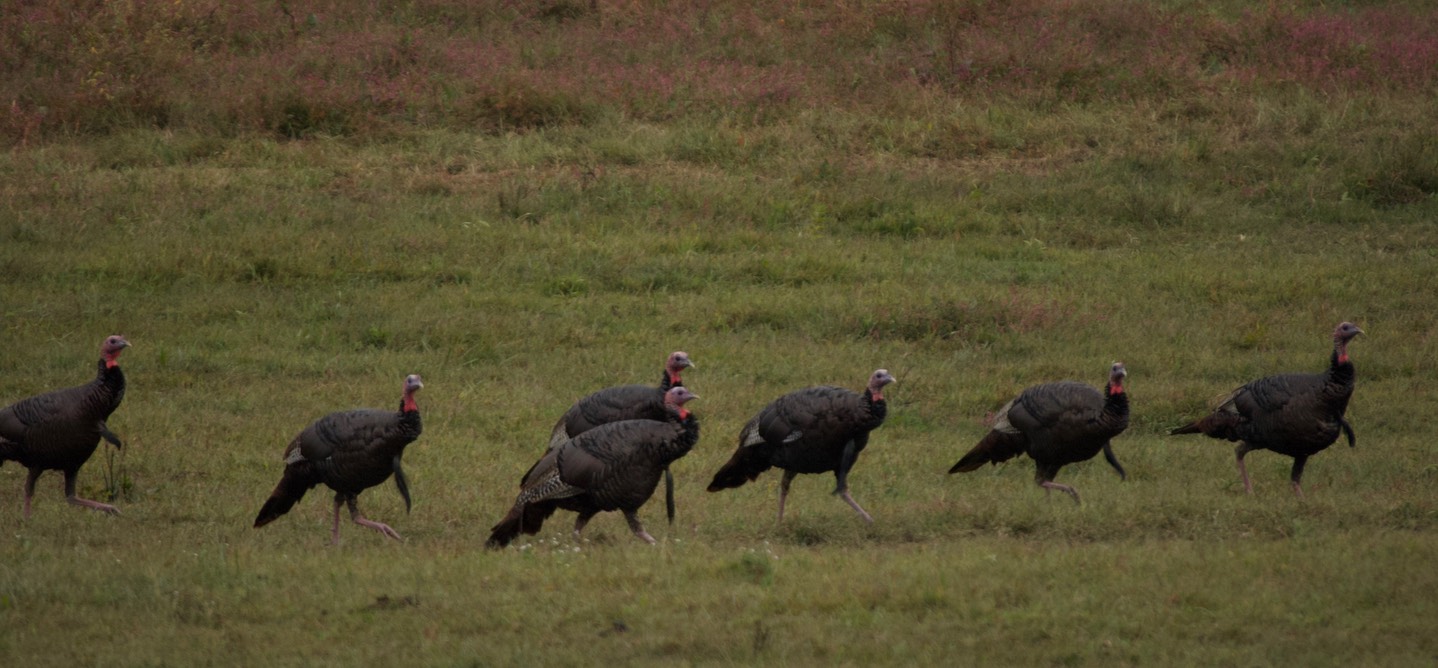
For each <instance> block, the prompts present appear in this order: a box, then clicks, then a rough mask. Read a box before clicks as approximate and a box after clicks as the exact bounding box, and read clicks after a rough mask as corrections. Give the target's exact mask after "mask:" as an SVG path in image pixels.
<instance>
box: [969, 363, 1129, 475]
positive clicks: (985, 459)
mask: <svg viewBox="0 0 1438 668" xmlns="http://www.w3.org/2000/svg"><path fill="white" fill-rule="evenodd" d="M1127 375H1128V371H1127V370H1126V369H1125V368H1124V365H1123V364H1121V363H1117V362H1116V363H1114V365H1113V366H1112V367H1111V368H1110V369H1109V383H1108V386H1107V387H1106V388H1105V389H1104V390H1103V391H1099V390H1098V389H1097V388H1094V387H1091V386H1089V385H1086V384H1084V383H1079V382H1074V381H1060V382H1056V383H1044V384H1041V385H1034V386H1032V387H1029V388H1026V389H1025V390H1024V391H1022V392H1020V393H1019V395H1018V396H1017V397H1015V398H1014V399H1013V400H1012V401H1009V402H1008V403H1007V404H1005V405H1004V407H1003V408H1000V409H999V412H998V413H997V414H995V416H994V425H993V428H992V429H991V430H990V431H989V432H988V433H987V434H985V435H984V437H983V439H981V440H980V441H979V443H978V444H977V445H975V446H974V447H973V449H972V450H970V451H969V452H968V453H966V454H965V455H964V456H963V457H962V458H960V459H959V461H958V463H956V464H954V466H953V467H952V468H950V469H949V473H960V472H968V471H974V470H976V469H978V468H979V467H981V466H983V465H984V464H988V463H994V464H997V463H999V462H1004V461H1008V460H1010V459H1013V458H1014V457H1017V456H1019V455H1028V456H1029V458H1030V459H1032V460H1034V478H1035V482H1037V483H1038V485H1039V486H1040V487H1043V488H1045V489H1057V490H1059V491H1061V492H1064V493H1066V494H1068V495H1069V496H1070V497H1072V498H1073V500H1074V502H1076V503H1077V502H1078V501H1079V495H1078V491H1077V490H1075V489H1074V488H1073V487H1071V486H1069V485H1062V484H1059V483H1056V482H1054V478H1055V477H1056V476H1057V475H1058V472H1059V469H1061V468H1063V467H1064V466H1065V465H1068V464H1074V463H1077V462H1083V461H1088V460H1090V459H1093V457H1094V455H1097V454H1098V453H1099V452H1103V453H1104V459H1105V460H1107V461H1108V463H1109V465H1110V466H1112V467H1113V468H1114V470H1116V471H1118V474H1119V476H1120V477H1121V478H1123V477H1126V474H1125V472H1124V470H1123V466H1121V465H1120V464H1119V463H1118V459H1117V458H1116V457H1115V456H1114V454H1113V447H1112V444H1111V443H1110V441H1111V440H1112V439H1113V438H1114V437H1116V436H1118V435H1119V434H1121V433H1123V431H1124V429H1126V428H1128V409H1129V406H1128V394H1127V393H1126V392H1125V391H1124V387H1123V379H1124V378H1125V377H1127Z"/></svg>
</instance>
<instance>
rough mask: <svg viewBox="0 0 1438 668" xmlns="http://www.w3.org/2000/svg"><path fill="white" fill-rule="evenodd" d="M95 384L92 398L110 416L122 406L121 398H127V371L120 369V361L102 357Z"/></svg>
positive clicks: (106, 415)
mask: <svg viewBox="0 0 1438 668" xmlns="http://www.w3.org/2000/svg"><path fill="white" fill-rule="evenodd" d="M94 385H95V392H93V393H92V394H91V395H90V396H91V400H92V401H94V402H95V408H96V409H98V410H100V411H101V412H103V413H104V414H105V417H109V416H110V413H113V412H114V411H115V409H116V408H119V407H120V400H121V399H124V398H125V372H123V371H121V370H120V365H119V364H118V363H115V362H112V361H110V360H106V359H104V358H101V359H100V364H99V372H98V373H96V374H95V383H94Z"/></svg>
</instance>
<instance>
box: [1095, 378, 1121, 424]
mask: <svg viewBox="0 0 1438 668" xmlns="http://www.w3.org/2000/svg"><path fill="white" fill-rule="evenodd" d="M1103 393H1104V402H1103V414H1102V415H1100V416H1099V419H1100V420H1103V421H1104V422H1105V423H1107V424H1108V425H1110V426H1113V427H1117V428H1120V429H1122V428H1123V427H1126V426H1128V393H1127V392H1125V391H1124V389H1123V386H1122V385H1115V384H1113V383H1109V385H1108V387H1106V388H1104V392H1103Z"/></svg>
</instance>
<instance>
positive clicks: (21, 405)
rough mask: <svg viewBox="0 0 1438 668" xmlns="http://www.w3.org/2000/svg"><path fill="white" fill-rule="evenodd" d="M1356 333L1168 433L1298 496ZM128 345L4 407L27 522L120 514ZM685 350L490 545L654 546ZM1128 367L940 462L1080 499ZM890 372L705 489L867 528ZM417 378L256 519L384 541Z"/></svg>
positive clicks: (758, 439) (678, 427)
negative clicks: (1280, 457) (547, 537)
mask: <svg viewBox="0 0 1438 668" xmlns="http://www.w3.org/2000/svg"><path fill="white" fill-rule="evenodd" d="M1362 333H1363V331H1362V330H1361V329H1359V328H1358V327H1356V326H1354V325H1353V324H1352V323H1348V322H1345V323H1342V324H1340V325H1338V327H1337V329H1335V330H1334V331H1333V355H1332V358H1331V361H1330V363H1329V366H1328V369H1327V370H1326V371H1324V372H1323V373H1317V374H1282V375H1277V376H1268V377H1266V378H1260V379H1258V380H1255V381H1253V382H1251V383H1248V384H1247V385H1244V386H1242V387H1240V388H1238V389H1236V390H1234V391H1233V392H1232V393H1230V394H1229V395H1228V396H1227V397H1226V398H1224V399H1223V400H1222V402H1220V404H1219V406H1218V407H1217V408H1215V409H1214V410H1213V412H1212V413H1210V414H1209V415H1207V416H1205V417H1204V418H1202V419H1199V420H1197V421H1195V422H1193V423H1191V424H1188V425H1184V426H1182V427H1179V428H1177V429H1174V430H1173V431H1172V432H1170V433H1172V434H1192V433H1202V434H1205V435H1207V436H1211V437H1213V438H1222V439H1227V440H1229V441H1236V442H1237V443H1238V447H1237V450H1236V453H1237V462H1238V471H1239V475H1240V476H1241V477H1242V479H1243V486H1244V489H1245V490H1247V491H1249V492H1252V491H1253V488H1252V485H1251V483H1250V482H1249V479H1248V471H1247V469H1246V468H1245V467H1244V463H1243V458H1244V456H1245V455H1246V454H1248V453H1249V452H1251V451H1253V450H1272V451H1274V452H1278V453H1282V454H1285V455H1288V456H1290V457H1292V458H1293V471H1292V476H1291V477H1292V485H1293V491H1294V493H1296V494H1297V495H1298V496H1300V497H1301V496H1302V495H1303V488H1302V486H1301V484H1300V481H1301V479H1302V476H1303V467H1304V464H1305V463H1306V462H1307V461H1308V458H1309V457H1311V456H1312V455H1314V454H1316V453H1318V452H1320V451H1322V450H1323V449H1325V448H1327V447H1328V446H1329V445H1331V444H1333V442H1334V441H1336V440H1338V435H1339V433H1340V432H1341V433H1343V434H1344V435H1346V436H1347V438H1348V444H1349V446H1352V445H1353V444H1354V436H1353V428H1352V427H1351V426H1350V425H1349V424H1348V422H1347V421H1346V420H1344V418H1343V414H1344V411H1345V410H1346V409H1347V407H1348V400H1349V398H1350V397H1351V396H1352V395H1353V385H1354V370H1353V362H1352V361H1350V360H1349V359H1348V343H1349V341H1351V340H1352V339H1353V337H1355V336H1357V335H1359V334H1362ZM129 345H130V344H129V342H128V341H126V340H125V339H124V337H121V336H111V337H108V338H106V339H105V341H104V342H103V343H102V344H101V346H100V362H99V372H98V373H97V374H96V376H95V379H94V380H92V381H90V382H89V383H86V384H84V385H80V386H77V387H72V388H68V389H64V390H56V391H54V392H47V393H45V394H40V395H36V396H33V397H29V398H26V399H21V400H20V401H17V402H15V403H14V404H11V405H9V406H6V407H5V408H4V409H0V465H3V464H4V462H5V461H7V460H13V461H16V462H19V463H20V465H21V466H24V467H26V468H27V469H28V473H27V475H26V477H25V506H24V513H25V516H26V517H29V516H30V503H31V498H32V497H33V496H34V494H35V481H36V480H37V479H38V478H39V477H40V474H42V473H44V472H45V471H47V470H57V471H60V472H61V473H63V474H64V476H65V498H66V501H68V502H69V503H71V504H74V505H77V506H83V507H86V508H92V509H95V510H100V511H103V512H106V513H118V512H119V511H118V510H117V509H116V508H115V507H114V506H112V505H109V504H105V503H100V502H98V501H91V500H89V499H82V498H80V497H79V496H77V495H76V493H75V480H76V474H77V473H78V472H79V470H80V467H81V466H83V465H84V464H85V462H86V461H87V460H89V458H90V456H91V455H92V454H93V453H94V452H95V448H96V447H98V446H99V443H100V440H101V439H104V440H106V441H109V442H110V443H111V444H113V445H114V446H115V447H117V448H118V447H120V446H121V442H120V439H119V438H118V437H117V436H115V434H114V433H112V432H111V431H110V429H109V427H108V426H107V424H106V420H108V419H109V417H110V415H111V414H112V413H113V412H114V411H115V409H116V408H118V407H119V406H120V401H121V399H123V398H124V396H125V375H124V373H122V372H121V371H120V366H119V357H120V353H121V352H122V351H123V350H124V349H125V348H126V347H128V346H129ZM692 366H693V364H692V362H691V361H690V360H689V356H688V355H687V354H685V353H683V352H676V353H674V354H672V355H670V356H669V358H668V360H667V361H666V364H665V369H664V376H663V378H662V379H661V381H660V383H659V385H658V387H652V386H646V385H625V386H620V387H611V388H607V389H604V390H600V391H598V392H595V393H594V394H591V395H589V396H587V397H584V398H583V399H580V400H579V401H578V402H577V403H575V404H574V406H573V407H571V408H570V409H569V410H568V411H566V412H565V414H564V415H563V416H562V417H561V418H560V419H559V422H558V423H556V424H555V426H554V431H553V432H552V434H551V435H550V439H549V446H548V448H547V449H546V451H545V452H544V454H543V456H541V457H540V458H539V461H537V462H535V464H534V465H533V466H531V467H530V469H529V470H528V471H527V472H525V474H524V476H523V477H522V478H521V479H520V490H519V495H518V496H517V497H516V498H515V500H514V505H513V506H512V507H511V508H510V509H509V511H508V512H507V513H506V514H505V516H504V517H503V519H501V520H500V521H499V523H498V524H496V525H495V526H494V527H493V528H492V529H491V533H490V537H489V540H488V542H487V543H486V544H487V545H488V546H490V547H503V546H505V545H508V544H509V543H510V542H512V541H513V540H514V539H515V538H517V537H518V536H519V535H520V534H521V533H528V534H534V533H537V532H538V531H539V530H540V528H541V527H542V525H543V523H544V520H545V519H547V518H548V517H549V516H550V515H552V514H554V511H555V510H557V509H564V510H569V511H572V512H574V513H576V514H577V518H576V519H575V523H574V533H575V535H576V536H578V535H579V533H580V531H582V530H583V529H584V526H585V524H586V523H588V522H589V520H590V519H591V518H593V517H594V516H595V515H596V514H598V513H600V512H604V511H614V510H618V511H620V512H622V513H624V517H625V519H626V520H628V522H629V527H630V529H631V530H632V531H633V532H634V534H635V535H636V536H638V537H639V538H641V539H643V540H645V541H647V542H650V543H653V542H654V538H653V537H651V536H650V535H649V533H648V532H646V531H645V530H644V526H643V525H642V524H641V523H640V521H639V516H638V511H639V508H640V507H641V506H643V505H644V503H645V502H647V501H648V500H649V498H650V497H651V496H653V494H654V491H655V489H656V488H657V487H658V485H659V480H660V478H661V477H662V478H664V479H665V481H666V502H667V508H668V515H669V519H670V521H673V518H674V496H673V489H674V488H673V478H672V477H671V476H670V474H669V465H670V463H672V462H673V461H675V460H677V459H679V458H680V457H683V456H684V455H685V454H687V453H688V452H689V450H690V449H691V448H693V447H694V444H695V442H697V441H698V440H699V421H698V419H697V418H696V417H695V416H694V414H693V413H692V412H690V411H689V409H688V408H686V405H687V404H688V403H689V402H690V401H691V400H693V399H695V398H697V397H696V396H695V395H694V394H693V393H692V392H690V391H689V390H688V389H687V388H685V387H684V384H683V379H682V378H681V372H683V370H684V369H686V368H690V367H692ZM1127 375H1128V372H1127V371H1126V370H1125V369H1124V365H1123V364H1122V363H1114V365H1113V366H1112V367H1111V368H1110V369H1109V376H1108V383H1107V385H1106V386H1105V387H1104V389H1103V390H1102V391H1099V390H1098V389H1095V388H1093V387H1090V386H1088V385H1085V384H1082V383H1076V382H1072V381H1064V382H1057V383H1045V384H1041V385H1034V386H1032V387H1029V388H1027V389H1025V390H1024V391H1022V392H1020V393H1019V395H1018V396H1017V397H1015V398H1014V399H1013V400H1012V401H1010V402H1008V403H1007V404H1005V405H1004V406H1003V408H1001V409H999V411H998V413H997V414H996V415H995V418H994V422H993V426H992V429H991V430H990V431H989V432H988V434H986V435H985V436H984V437H983V439H981V440H980V441H979V443H978V444H977V445H975V446H974V447H973V449H972V450H970V451H969V452H968V453H967V454H965V455H964V456H963V457H962V458H960V459H959V461H958V463H956V464H954V466H953V468H951V469H949V473H954V472H960V471H972V470H974V469H977V468H979V467H981V466H983V465H984V464H985V463H988V462H995V463H997V462H1002V461H1006V460H1009V459H1012V458H1013V457H1016V456H1018V455H1021V454H1026V455H1028V456H1029V457H1030V458H1031V459H1033V460H1034V465H1035V469H1036V472H1035V478H1036V480H1037V482H1038V484H1039V485H1040V486H1041V487H1043V488H1045V489H1050V490H1052V489H1057V490H1059V491H1062V492H1064V493H1066V494H1068V495H1070V496H1071V497H1073V500H1074V501H1075V502H1077V501H1078V500H1079V495H1078V492H1077V491H1076V490H1075V489H1074V488H1073V487H1070V486H1068V485H1063V484H1060V483H1057V482H1054V477H1055V476H1056V475H1057V474H1058V471H1059V469H1060V468H1061V467H1063V466H1064V465H1065V464H1072V463H1075V462H1081V461H1086V460H1088V459H1091V458H1092V457H1093V456H1094V455H1096V454H1098V453H1099V452H1100V451H1102V452H1103V454H1104V458H1105V459H1106V460H1107V461H1108V463H1109V464H1110V465H1112V466H1113V468H1114V469H1115V470H1116V471H1118V474H1119V475H1120V476H1124V475H1125V474H1124V470H1123V467H1122V466H1121V465H1119V463H1118V459H1117V458H1115V457H1114V454H1113V449H1112V446H1111V440H1112V439H1113V438H1114V437H1115V436H1118V435H1119V434H1120V433H1122V432H1123V430H1124V429H1125V428H1126V427H1127V426H1128V414H1129V406H1128V396H1127V395H1126V394H1125V393H1124V386H1123V382H1124V378H1125V377H1126V376H1127ZM893 382H894V377H893V376H892V375H890V374H889V372H888V371H886V370H884V369H879V370H877V371H875V372H874V373H873V374H872V375H871V376H869V381H868V383H867V385H866V387H865V388H864V391H863V393H862V394H860V393H856V392H854V391H852V390H848V389H844V388H840V387H831V386H817V387H809V388H805V389H801V390H796V391H794V392H790V393H789V394H786V395H784V396H782V397H779V398H778V399H775V400H774V401H773V402H771V403H770V404H769V405H768V406H765V407H764V408H763V409H762V410H760V411H759V413H758V414H757V415H755V416H754V417H753V419H751V420H749V422H748V423H746V424H745V425H744V427H743V429H741V430H740V431H739V447H738V449H737V450H735V452H734V455H733V456H732V457H730V458H729V461H728V462H727V463H725V464H724V466H722V467H721V468H720V469H719V471H718V472H717V473H715V474H714V479H713V481H712V482H710V483H709V487H708V490H709V491H711V492H717V491H719V490H723V489H729V488H731V487H739V486H741V485H743V484H744V483H746V482H749V481H751V480H755V479H756V478H758V477H759V474H761V473H763V472H764V471H767V470H769V469H770V468H773V467H777V468H779V469H782V470H783V471H784V474H783V478H782V479H781V480H780V482H779V513H778V515H779V519H780V520H783V518H784V501H785V498H786V497H787V496H788V492H789V484H790V483H791V482H792V481H793V479H794V477H795V476H796V475H798V474H800V473H826V472H829V471H833V472H834V477H835V478H836V480H837V486H836V487H835V490H834V493H835V494H838V495H839V496H840V497H841V498H843V499H844V501H845V502H847V503H848V504H849V505H850V506H851V507H852V508H853V509H854V511H855V512H857V513H858V514H859V516H860V517H862V518H864V520H865V521H870V522H872V521H873V518H871V517H870V516H869V513H868V512H866V511H865V510H864V509H863V508H862V507H860V506H859V504H858V502H856V501H855V500H854V498H853V497H852V496H851V495H850V494H849V484H848V477H849V472H850V471H851V470H852V468H853V466H854V462H855V461H856V460H857V459H858V457H859V453H860V452H862V451H863V450H864V446H865V445H867V444H868V441H869V432H871V431H873V430H874V429H877V428H878V427H879V426H880V425H881V424H883V422H884V416H885V414H886V411H887V409H886V405H885V401H884V388H885V387H887V386H888V385H889V384H890V383H893ZM423 387H424V383H423V382H422V381H421V379H420V377H419V376H418V375H410V376H407V377H405V379H404V392H403V397H402V399H401V400H400V406H399V410H398V411H384V410H353V411H343V412H338V413H331V414H329V415H326V416H324V417H322V418H320V419H319V420H316V421H315V422H314V423H313V424H311V425H309V426H308V427H305V429H304V430H303V431H301V432H300V433H299V435H298V436H296V437H295V438H294V440H293V441H291V442H290V444H289V446H288V447H287V448H285V454H284V464H285V468H284V472H283V474H282V475H281V477H280V482H279V484H278V485H276V486H275V489H274V491H273V492H272V493H271V494H270V497H269V499H267V500H266V501H265V503H264V506H263V507H262V508H261V509H260V512H259V515H258V516H257V517H256V518H255V524H254V525H255V526H256V527H261V526H264V525H266V524H268V523H270V522H272V521H274V520H275V519H277V518H278V517H280V516H281V515H284V514H285V513H286V512H289V510H290V508H292V507H293V506H294V505H295V503H296V502H298V501H299V500H300V499H301V498H303V497H304V495H305V492H307V491H309V489H310V488H312V487H315V486H317V485H319V484H321V483H323V484H324V485H326V486H327V487H329V488H330V489H332V490H334V492H335V497H334V522H333V526H332V530H331V531H332V538H333V540H334V541H336V542H338V541H339V512H340V506H341V505H347V506H348V507H349V511H350V516H351V518H352V519H353V520H354V522H355V523H357V524H359V525H361V526H365V527H369V528H371V529H374V530H376V531H379V532H381V533H383V534H384V535H386V536H389V537H391V538H396V539H397V538H399V534H398V533H397V532H395V530H394V529H392V528H390V527H389V525H387V524H383V523H380V522H375V521H373V520H369V519H366V518H365V517H364V516H363V515H362V514H360V511H359V507H358V505H357V503H356V500H357V498H358V497H359V494H360V492H363V491H364V490H366V489H369V488H370V487H374V486H376V485H379V484H381V483H383V482H384V481H385V480H388V479H389V478H390V477H391V476H393V477H394V481H395V486H396V487H398V488H399V493H400V495H401V496H402V497H404V501H405V508H406V509H408V508H409V504H410V495H409V484H408V482H407V480H406V478H405V474H404V469H403V468H401V466H400V459H401V457H402V456H403V454H404V449H405V446H407V445H409V444H410V443H412V442H414V440H415V439H417V438H419V435H420V432H421V430H422V424H421V422H420V415H419V406H418V404H417V403H416V402H415V393H416V392H418V391H419V390H420V389H421V388H423Z"/></svg>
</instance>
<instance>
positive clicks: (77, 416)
mask: <svg viewBox="0 0 1438 668" xmlns="http://www.w3.org/2000/svg"><path fill="white" fill-rule="evenodd" d="M129 345H130V344H129V342H128V341H125V339H124V338H123V337H120V336H111V337H108V338H107V339H105V342H104V343H103V344H102V345H101V359H100V362H99V368H98V371H97V372H96V375H95V379H94V380H92V381H90V382H89V383H86V384H84V385H80V386H77V387H71V388H66V389H63V390H55V391H53V392H46V393H45V394H40V395H37V396H33V397H29V398H26V399H21V400H20V401H17V402H15V403H14V404H11V405H9V406H6V407H5V408H3V409H0V464H3V462H5V461H6V460H11V461H15V462H19V463H20V465H21V466H24V467H26V468H27V469H29V473H28V475H27V476H26V479H25V510H24V514H25V516H26V517H29V516H30V505H31V499H32V497H34V495H35V481H36V480H37V479H39V477H40V475H41V474H42V473H44V472H45V471H60V472H62V473H63V474H64V476H65V498H66V501H67V502H69V503H70V504H72V505H77V506H82V507H86V508H91V509H93V510H99V511H102V512H106V513H110V514H117V513H119V510H118V509H116V508H115V507H114V506H112V505H109V504H104V503H100V502H97V501H91V500H89V499H82V498H79V497H78V496H76V494H75V487H76V476H77V474H78V473H79V471H80V467H82V466H84V465H85V462H87V461H89V460H90V456H91V455H93V454H94V453H95V448H96V447H98V446H99V444H100V439H101V438H104V439H105V440H107V441H109V442H110V443H112V444H114V445H115V447H120V445H121V443H120V439H119V438H118V437H116V436H115V435H114V434H113V433H111V432H110V430H109V427H108V426H107V424H106V421H107V420H108V419H109V418H110V415H111V414H113V413H114V412H115V409H117V408H119V407H120V402H121V400H123V399H124V397H125V374H124V372H122V371H121V370H120V366H119V363H118V361H117V359H118V357H119V354H120V351H121V350H123V349H125V348H126V347H128V346H129Z"/></svg>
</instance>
